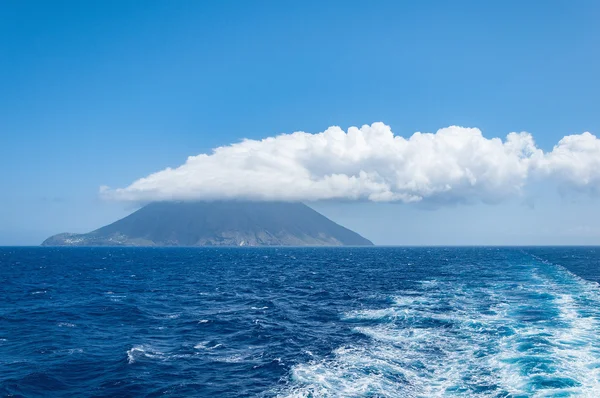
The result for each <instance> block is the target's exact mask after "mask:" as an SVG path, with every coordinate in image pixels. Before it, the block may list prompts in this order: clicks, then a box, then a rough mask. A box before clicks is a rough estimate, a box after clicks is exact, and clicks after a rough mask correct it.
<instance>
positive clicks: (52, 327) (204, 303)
mask: <svg viewBox="0 0 600 398" xmlns="http://www.w3.org/2000/svg"><path fill="white" fill-rule="evenodd" d="M598 281H600V248H595V247H514V248H510V247H446V248H445V247H429V248H427V247H418V248H403V247H389V248H386V247H372V248H44V247H35V248H34V247H32V248H26V247H23V248H10V247H8V248H0V395H1V396H12V397H138V396H143V397H163V396H167V397H513V398H516V397H600V288H599V285H598Z"/></svg>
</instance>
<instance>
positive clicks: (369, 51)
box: [0, 0, 600, 245]
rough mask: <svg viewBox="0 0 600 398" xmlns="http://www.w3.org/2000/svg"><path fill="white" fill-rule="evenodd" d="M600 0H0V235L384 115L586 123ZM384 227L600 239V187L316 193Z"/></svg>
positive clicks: (49, 229)
mask: <svg viewBox="0 0 600 398" xmlns="http://www.w3.org/2000/svg"><path fill="white" fill-rule="evenodd" d="M599 19H600V3H599V2H597V1H579V0H575V1H545V2H536V1H529V2H523V1H452V2H449V1H410V2H409V1H390V2H386V1H374V2H365V1H339V2H334V1H331V2H322V1H314V2H313V1H302V2H285V1H273V2H262V1H237V2H234V1H220V2H217V1H213V2H205V1H175V2H168V1H96V2H95V1H52V2H50V1H37V2H36V1H6V0H5V1H1V2H0V137H1V140H0V166H1V169H2V172H1V173H0V186H1V187H2V194H1V195H0V245H2V244H4V245H12V244H39V243H40V242H41V241H42V240H43V239H44V238H46V237H47V236H48V235H51V234H54V233H59V232H67V231H68V232H87V231H89V230H91V229H94V228H97V227H100V226H102V225H104V224H106V223H108V222H111V221H113V220H115V219H117V218H119V217H122V216H124V215H126V214H128V212H130V211H132V210H133V209H135V205H134V204H132V203H131V202H119V201H107V200H104V199H102V198H101V197H100V195H99V187H100V186H103V185H107V186H110V187H127V186H129V185H130V184H131V183H132V182H133V181H135V180H137V179H139V178H142V177H145V176H148V175H149V174H151V173H153V172H156V171H159V170H162V169H165V168H166V167H177V166H180V165H181V164H183V163H184V162H185V161H186V158H187V157H188V156H192V155H198V154H201V153H210V151H211V149H212V148H215V147H218V146H226V145H229V144H232V143H236V142H239V141H240V140H242V139H243V138H250V139H262V138H266V137H271V136H274V135H277V134H281V133H292V132H294V131H299V130H301V131H306V132H309V133H318V132H322V131H324V130H326V129H327V128H328V127H329V126H333V125H337V126H340V127H341V128H342V129H344V130H346V129H348V128H349V127H350V126H361V125H364V124H371V123H374V122H384V123H385V124H386V125H389V126H391V128H392V129H393V131H394V133H395V134H397V135H401V136H404V137H410V135H411V134H412V133H414V132H416V131H422V132H431V133H435V132H436V131H437V130H438V129H440V128H443V127H447V126H451V125H459V126H465V127H477V128H479V129H481V131H482V132H483V135H484V136H485V137H487V138H492V137H501V138H503V139H504V138H505V137H506V135H507V134H508V133H510V132H513V131H516V132H521V131H527V132H529V133H531V134H532V135H533V137H534V138H535V141H536V143H537V146H538V147H539V148H540V149H542V150H544V151H551V150H552V148H553V146H554V145H556V144H557V142H558V141H559V140H560V139H561V138H562V137H564V136H565V135H569V134H581V133H583V132H585V131H589V132H591V133H594V134H597V135H599V134H600V113H599V112H598V110H599V105H600V100H599V94H600V90H599V89H600V77H599V74H598V71H600V46H599V43H600V25H599V24H598V23H597V22H598V20H599ZM313 207H315V208H316V209H317V210H320V211H322V212H323V213H324V214H325V215H327V216H330V217H331V218H332V219H334V220H335V221H338V222H340V223H342V224H344V225H346V226H348V227H351V228H354V229H355V230H356V231H357V232H360V233H362V234H363V235H365V236H366V237H368V238H370V239H372V240H373V241H374V242H375V243H379V244H411V245H412V244H519V243H520V244H600V227H599V225H600V210H598V209H600V199H598V198H597V197H596V196H593V195H590V194H589V193H584V192H567V193H565V192H558V191H557V190H556V189H555V187H550V186H547V185H545V184H543V183H542V184H539V185H535V186H533V187H529V188H528V190H527V192H525V193H523V194H522V195H518V196H515V197H513V198H511V199H508V200H505V201H502V202H501V203H498V204H482V203H476V204H452V205H448V206H442V207H434V208H432V207H431V206H422V205H414V204H406V203H372V202H369V201H359V202H354V201H342V202H336V201H334V202H332V201H329V202H317V203H314V204H313Z"/></svg>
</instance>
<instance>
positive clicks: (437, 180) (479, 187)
mask: <svg viewBox="0 0 600 398" xmlns="http://www.w3.org/2000/svg"><path fill="white" fill-rule="evenodd" d="M532 177H533V178H551V179H557V180H558V181H560V182H561V183H563V184H569V185H573V186H576V187H580V188H581V187H592V188H594V187H597V186H599V185H600V140H599V139H597V138H596V137H595V136H594V135H592V134H590V133H583V134H581V135H571V136H567V137H564V138H563V139H562V140H561V141H560V142H559V143H558V144H557V145H556V146H555V147H554V149H553V151H552V152H549V153H544V152H543V151H542V150H540V149H538V148H537V147H536V145H535V143H534V140H533V137H532V136H531V135H530V134H529V133H524V132H523V133H510V134H509V135H508V136H507V137H506V139H505V140H504V141H503V140H501V139H499V138H491V139H488V138H485V137H484V136H483V135H482V133H481V131H480V130H479V129H475V128H464V127H457V126H451V127H448V128H444V129H441V130H438V131H437V132H436V133H435V134H430V133H415V134H413V135H412V136H411V137H410V138H408V139H405V138H403V137H401V136H394V134H393V133H392V131H391V129H390V127H389V126H386V125H384V124H383V123H374V124H372V125H371V126H368V125H365V126H363V127H361V128H360V129H359V128H356V127H350V128H349V129H348V131H347V132H344V131H343V130H342V129H340V128H339V127H330V128H328V129H327V130H326V131H324V132H322V133H318V134H309V133H304V132H296V133H293V134H282V135H279V136H276V137H269V138H265V139H263V140H260V141H258V140H244V141H242V142H240V143H236V144H232V145H228V146H223V147H220V148H216V149H215V150H214V151H213V153H211V154H201V155H198V156H191V157H189V158H188V159H187V161H186V162H185V164H183V165H181V166H179V167H177V168H174V169H171V168H167V169H165V170H162V171H159V172H157V173H154V174H151V175H149V176H147V177H145V178H141V179H139V180H137V181H135V182H133V183H132V184H131V185H129V186H128V187H125V188H117V189H110V188H108V187H102V188H101V194H102V196H104V197H105V198H109V199H116V200H130V201H151V200H174V199H176V200H192V199H231V198H247V199H256V200H289V201H292V200H294V201H295V200H302V201H312V200H323V199H344V200H371V201H400V202H419V201H433V202H456V201H461V202H463V201H464V202H471V201H483V202H497V201H501V200H502V199H504V198H506V197H509V196H513V195H517V194H519V193H520V192H521V190H522V188H523V187H524V186H525V185H526V183H527V182H528V180H529V179H531V178H532Z"/></svg>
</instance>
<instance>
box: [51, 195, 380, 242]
mask: <svg viewBox="0 0 600 398" xmlns="http://www.w3.org/2000/svg"><path fill="white" fill-rule="evenodd" d="M372 244H373V243H371V242H370V241H369V240H367V239H365V238H363V237H362V236H360V235H359V234H357V233H355V232H353V231H351V230H349V229H347V228H344V227H342V226H341V225H338V224H336V223H334V222H333V221H331V220H329V219H328V218H327V217H325V216H323V215H322V214H320V213H318V212H316V211H315V210H313V209H311V208H310V207H308V206H306V205H304V204H302V203H283V202H245V201H216V202H155V203H151V204H149V205H147V206H144V207H143V208H141V209H139V210H138V211H136V212H134V213H133V214H130V215H129V216H127V217H125V218H123V219H121V220H119V221H116V222H114V223H112V224H110V225H107V226H105V227H102V228H99V229H97V230H95V231H92V232H90V233H87V234H69V233H64V234H58V235H54V236H52V237H50V238H48V239H46V240H45V241H44V242H43V243H42V245H44V246H307V245H314V246H346V245H350V246H365V245H372Z"/></svg>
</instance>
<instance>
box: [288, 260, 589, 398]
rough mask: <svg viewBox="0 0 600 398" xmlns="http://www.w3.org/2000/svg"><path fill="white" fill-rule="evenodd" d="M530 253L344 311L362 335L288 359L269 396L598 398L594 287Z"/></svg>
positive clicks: (347, 318)
mask: <svg viewBox="0 0 600 398" xmlns="http://www.w3.org/2000/svg"><path fill="white" fill-rule="evenodd" d="M532 258H533V261H528V260H529V259H528V258H527V257H526V256H524V257H523V258H522V261H521V262H518V263H516V262H515V263H505V264H502V265H501V269H500V270H498V271H497V272H495V271H492V270H490V272H492V273H491V274H489V275H488V277H487V278H486V280H469V278H465V280H463V281H459V280H456V279H455V278H453V277H452V278H449V279H448V278H444V277H438V278H436V279H427V280H424V281H421V287H420V288H419V289H416V290H407V291H404V292H403V294H401V295H397V296H393V297H391V305H390V306H389V307H386V308H379V309H363V310H354V311H349V312H346V313H344V314H343V315H342V320H343V321H344V322H347V323H350V324H354V325H355V326H354V327H353V331H354V332H355V333H357V334H362V335H364V336H367V337H368V340H367V341H364V342H361V343H360V344H356V345H348V346H341V347H338V348H337V349H335V350H334V351H333V353H332V355H330V356H328V357H327V358H325V359H318V360H311V361H309V362H306V363H302V364H298V365H295V366H294V367H293V368H292V371H291V383H290V384H289V385H288V386H286V388H285V389H284V390H282V391H280V392H279V395H280V396H298V397H312V396H340V397H344V396H394V397H435V396H482V397H499V396H503V397H505V396H506V397H507V396H510V397H515V396H522V397H531V396H533V397H536V396H540V397H543V396H582V397H598V396H600V335H599V334H598V330H600V329H599V328H598V326H600V325H599V324H598V320H599V319H600V294H599V291H598V285H597V283H590V282H588V281H585V280H583V279H582V278H580V277H578V276H576V275H574V274H572V273H571V272H569V271H568V270H566V269H565V268H564V267H562V266H559V265H555V264H552V263H550V262H548V261H546V260H543V259H542V258H540V257H537V256H532ZM499 265H500V264H499Z"/></svg>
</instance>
